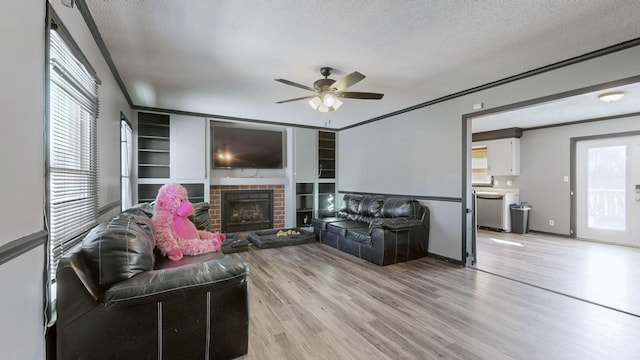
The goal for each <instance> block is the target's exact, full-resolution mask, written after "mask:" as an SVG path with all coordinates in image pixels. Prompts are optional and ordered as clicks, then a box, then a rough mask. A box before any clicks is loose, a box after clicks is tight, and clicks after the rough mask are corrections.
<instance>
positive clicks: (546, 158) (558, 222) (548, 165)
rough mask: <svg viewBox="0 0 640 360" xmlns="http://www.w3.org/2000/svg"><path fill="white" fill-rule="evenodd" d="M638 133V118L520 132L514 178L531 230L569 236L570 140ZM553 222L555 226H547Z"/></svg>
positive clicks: (639, 123)
mask: <svg viewBox="0 0 640 360" xmlns="http://www.w3.org/2000/svg"><path fill="white" fill-rule="evenodd" d="M638 130H640V117H638V116H635V117H627V118H619V119H615V120H605V121H599V122H589V123H583V124H575V125H568V126H561V127H552V128H546V129H539V130H530V131H524V132H523V134H522V138H521V141H520V146H521V148H520V151H521V154H520V160H521V167H520V170H521V174H520V176H518V177H515V178H514V183H513V184H514V187H518V188H520V200H521V201H528V202H529V203H530V204H531V206H532V209H531V214H530V224H529V227H530V229H532V230H538V231H545V232H551V233H556V234H562V235H569V234H570V232H569V229H570V221H569V220H570V202H571V198H570V196H569V185H570V184H569V183H568V182H564V179H563V178H564V176H570V164H571V156H570V140H571V138H575V137H583V136H591V135H601V134H614V133H621V132H629V131H638ZM549 220H554V222H555V226H553V227H551V226H549Z"/></svg>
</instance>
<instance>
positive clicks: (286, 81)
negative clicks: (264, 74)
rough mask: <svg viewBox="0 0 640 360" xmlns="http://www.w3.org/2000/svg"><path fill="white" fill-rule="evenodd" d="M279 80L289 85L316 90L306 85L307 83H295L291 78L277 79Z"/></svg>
mask: <svg viewBox="0 0 640 360" xmlns="http://www.w3.org/2000/svg"><path fill="white" fill-rule="evenodd" d="M275 80H276V81H278V82H281V83H283V84H287V85H291V86H295V87H298V88H300V89H305V90H310V91H316V89H314V88H312V87H309V86H306V85H302V84H298V83H294V82H293V81H289V80H285V79H275Z"/></svg>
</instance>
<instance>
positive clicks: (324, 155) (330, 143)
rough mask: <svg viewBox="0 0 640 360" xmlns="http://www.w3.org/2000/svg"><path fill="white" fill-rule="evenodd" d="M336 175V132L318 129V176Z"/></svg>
mask: <svg viewBox="0 0 640 360" xmlns="http://www.w3.org/2000/svg"><path fill="white" fill-rule="evenodd" d="M335 177H336V133H334V132H329V131H318V178H319V179H335Z"/></svg>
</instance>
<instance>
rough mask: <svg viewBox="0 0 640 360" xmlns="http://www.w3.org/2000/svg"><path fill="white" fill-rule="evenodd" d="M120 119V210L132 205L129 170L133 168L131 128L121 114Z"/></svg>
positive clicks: (131, 186)
mask: <svg viewBox="0 0 640 360" xmlns="http://www.w3.org/2000/svg"><path fill="white" fill-rule="evenodd" d="M121 118H122V120H120V177H121V180H122V184H121V187H122V190H121V191H122V199H121V200H122V210H124V209H128V208H130V207H131V206H132V205H133V191H132V189H133V184H132V183H131V181H132V178H131V172H132V169H133V130H132V129H131V125H129V121H128V120H127V119H126V118H125V117H124V115H121Z"/></svg>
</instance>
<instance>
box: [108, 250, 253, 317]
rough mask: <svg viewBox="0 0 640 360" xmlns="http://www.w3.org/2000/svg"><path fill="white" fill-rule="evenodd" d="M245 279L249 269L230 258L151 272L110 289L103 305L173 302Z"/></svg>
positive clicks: (111, 306) (122, 305)
mask: <svg viewBox="0 0 640 360" xmlns="http://www.w3.org/2000/svg"><path fill="white" fill-rule="evenodd" d="M248 275H249V266H248V265H247V264H245V263H244V262H242V261H240V260H238V259H234V258H223V259H213V260H209V261H205V262H201V263H192V264H187V265H184V266H180V267H172V268H165V269H160V270H151V271H147V272H143V273H141V274H138V275H136V276H134V277H132V278H130V279H128V280H124V281H121V282H118V283H116V284H114V285H113V286H111V288H109V289H108V290H107V291H106V292H105V294H104V299H103V303H104V305H105V307H108V308H118V307H128V306H133V305H139V304H147V303H154V302H160V301H163V300H166V299H171V298H175V296H176V292H187V291H190V290H202V291H215V289H218V288H223V287H226V286H233V285H236V284H239V283H242V282H245V281H246V277H247V276H248Z"/></svg>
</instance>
